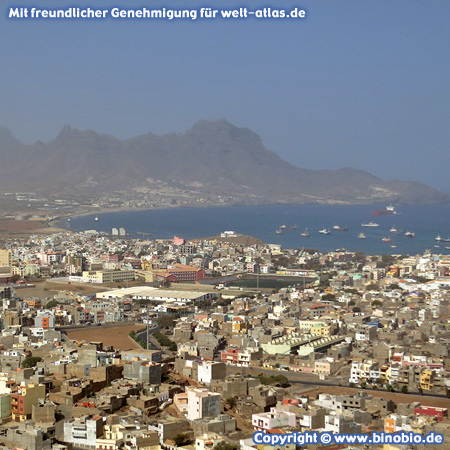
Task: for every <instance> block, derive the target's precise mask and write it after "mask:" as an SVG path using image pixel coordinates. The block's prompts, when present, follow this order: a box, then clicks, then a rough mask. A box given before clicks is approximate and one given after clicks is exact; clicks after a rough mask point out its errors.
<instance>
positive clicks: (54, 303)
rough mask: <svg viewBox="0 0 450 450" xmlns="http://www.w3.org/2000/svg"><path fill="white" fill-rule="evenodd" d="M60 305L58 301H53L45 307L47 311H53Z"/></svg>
mask: <svg viewBox="0 0 450 450" xmlns="http://www.w3.org/2000/svg"><path fill="white" fill-rule="evenodd" d="M58 305H59V303H58V302H57V301H56V300H51V301H49V302H48V303H47V304H46V305H45V308H46V309H52V308H54V307H55V306H58Z"/></svg>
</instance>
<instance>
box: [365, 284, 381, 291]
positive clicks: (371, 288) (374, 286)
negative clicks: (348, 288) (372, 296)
mask: <svg viewBox="0 0 450 450" xmlns="http://www.w3.org/2000/svg"><path fill="white" fill-rule="evenodd" d="M378 289H379V287H378V284H377V283H370V284H368V285H367V286H366V291H378Z"/></svg>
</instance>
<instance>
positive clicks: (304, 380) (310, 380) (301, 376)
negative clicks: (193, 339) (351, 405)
mask: <svg viewBox="0 0 450 450" xmlns="http://www.w3.org/2000/svg"><path fill="white" fill-rule="evenodd" d="M232 373H248V374H251V375H258V374H259V373H266V374H268V375H284V376H285V377H286V378H287V379H288V380H289V383H291V384H303V385H305V386H315V387H319V386H335V387H349V386H347V385H346V383H345V382H344V381H343V380H342V378H338V377H329V378H327V379H326V380H319V377H318V376H317V375H313V374H309V373H299V372H290V371H284V370H273V369H263V368H257V369H254V368H247V367H238V366H227V374H232ZM356 389H357V390H359V391H361V390H362V389H358V388H356ZM364 390H365V391H372V390H373V392H383V391H384V392H388V391H387V390H386V389H381V388H379V389H376V390H375V389H370V388H366V389H364ZM398 393H401V392H398ZM409 393H410V394H414V395H420V393H419V392H414V391H411V392H409ZM422 396H423V397H435V398H446V397H447V396H446V395H445V394H435V393H423V394H422Z"/></svg>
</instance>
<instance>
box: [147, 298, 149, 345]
mask: <svg viewBox="0 0 450 450" xmlns="http://www.w3.org/2000/svg"><path fill="white" fill-rule="evenodd" d="M148 317H149V310H148V303H147V350H148V342H149V339H150V331H149V328H150V327H149V325H148V322H149V321H148Z"/></svg>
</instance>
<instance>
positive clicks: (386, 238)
mask: <svg viewBox="0 0 450 450" xmlns="http://www.w3.org/2000/svg"><path fill="white" fill-rule="evenodd" d="M381 240H382V241H383V242H392V239H391V238H388V237H384V238H383V239H381Z"/></svg>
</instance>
